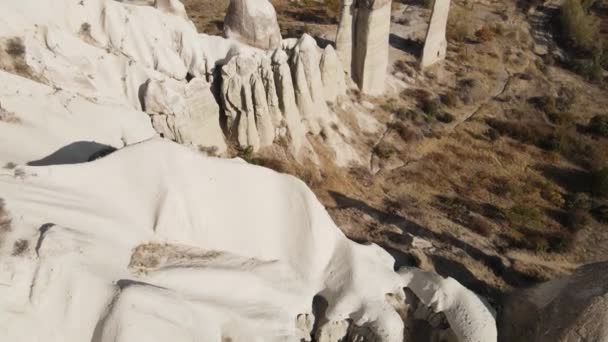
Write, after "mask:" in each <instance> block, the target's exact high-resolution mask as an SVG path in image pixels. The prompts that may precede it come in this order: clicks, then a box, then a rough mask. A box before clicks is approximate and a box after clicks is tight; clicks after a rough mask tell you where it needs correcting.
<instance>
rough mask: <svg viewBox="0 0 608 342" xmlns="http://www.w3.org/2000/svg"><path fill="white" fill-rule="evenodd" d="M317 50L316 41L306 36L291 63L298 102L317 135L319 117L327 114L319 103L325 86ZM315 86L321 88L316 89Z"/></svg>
mask: <svg viewBox="0 0 608 342" xmlns="http://www.w3.org/2000/svg"><path fill="white" fill-rule="evenodd" d="M316 49H317V44H316V42H315V40H314V39H313V38H312V37H311V36H309V35H307V34H304V35H303V36H302V37H301V38H300V40H298V44H297V45H296V47H295V48H294V52H293V56H292V62H291V67H292V68H291V72H292V75H293V82H294V91H295V94H296V102H297V104H298V107H299V109H300V114H301V115H302V119H303V121H304V122H305V126H306V127H307V129H308V131H309V132H311V133H312V134H315V135H316V134H319V133H320V132H321V126H320V125H319V120H318V118H319V116H321V115H323V114H325V113H326V112H327V110H325V111H324V112H322V111H323V108H322V106H321V105H320V103H319V95H321V94H319V91H321V90H322V88H323V86H322V85H321V84H320V82H321V81H320V78H321V76H320V71H319V58H318V55H317V51H316ZM317 80H318V82H317ZM313 85H315V86H320V87H321V88H320V89H319V88H317V89H314V87H313ZM321 97H322V96H321ZM323 101H324V100H323Z"/></svg>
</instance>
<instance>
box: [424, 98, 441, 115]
mask: <svg viewBox="0 0 608 342" xmlns="http://www.w3.org/2000/svg"><path fill="white" fill-rule="evenodd" d="M420 109H422V111H423V112H424V113H425V114H426V115H428V116H432V117H436V116H437V114H439V104H438V103H437V100H435V99H433V98H431V97H425V98H423V99H422V100H421V103H420Z"/></svg>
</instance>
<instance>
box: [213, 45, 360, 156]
mask: <svg viewBox="0 0 608 342" xmlns="http://www.w3.org/2000/svg"><path fill="white" fill-rule="evenodd" d="M220 68H221V77H222V79H221V98H222V105H223V108H224V111H225V115H226V123H227V124H226V130H227V136H228V137H229V139H233V140H236V141H237V142H238V144H239V145H240V146H242V147H247V146H251V147H252V148H253V150H254V151H257V150H258V149H259V148H260V147H265V146H270V145H271V144H272V143H273V141H275V140H276V139H277V138H278V137H284V138H287V140H288V141H289V148H290V150H291V152H292V154H293V155H294V156H296V157H297V158H298V157H300V156H301V152H302V151H309V152H310V151H312V148H311V147H310V144H309V143H308V142H307V140H306V134H307V133H311V134H313V135H317V134H320V133H321V132H325V136H326V137H328V139H329V140H330V141H331V144H330V145H331V147H332V148H335V149H337V150H339V151H337V153H338V154H340V155H342V156H344V155H347V157H340V158H337V159H338V160H340V161H343V162H344V163H347V162H348V161H351V160H352V159H353V158H355V159H356V157H354V155H353V152H354V151H351V150H349V149H348V148H347V147H346V144H343V141H341V140H342V138H341V137H340V136H339V135H338V134H336V133H335V132H334V129H333V128H331V127H332V126H333V127H341V125H340V123H339V122H338V119H337V117H336V115H335V113H333V112H331V110H330V109H329V108H328V106H327V102H336V101H337V100H338V98H339V97H340V96H343V95H344V94H345V92H346V86H345V77H344V73H343V72H342V66H341V64H340V61H339V59H338V58H337V56H336V53H335V50H333V48H332V47H327V48H326V49H324V50H321V49H320V48H319V47H318V45H317V43H316V42H315V40H314V39H313V38H312V37H311V36H309V35H307V34H304V35H303V36H302V37H301V38H300V39H298V40H294V41H288V42H285V44H284V46H283V47H282V48H280V49H276V50H275V51H274V52H273V53H272V55H268V54H265V53H259V52H257V53H255V52H254V53H242V54H236V55H235V56H233V57H230V59H229V60H228V61H227V63H226V64H224V65H221V66H220ZM346 150H349V151H348V152H345V151H346Z"/></svg>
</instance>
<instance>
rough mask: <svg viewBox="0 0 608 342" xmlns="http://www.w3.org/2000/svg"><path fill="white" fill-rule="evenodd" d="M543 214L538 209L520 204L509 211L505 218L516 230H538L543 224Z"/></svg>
mask: <svg viewBox="0 0 608 342" xmlns="http://www.w3.org/2000/svg"><path fill="white" fill-rule="evenodd" d="M542 216H543V215H542V212H541V211H540V210H539V209H538V208H536V207H531V206H527V205H523V204H518V205H515V206H513V207H511V208H510V209H509V210H507V212H506V214H505V218H506V219H507V221H508V222H509V224H510V225H511V226H512V227H514V228H524V227H530V228H538V227H540V225H541V223H542Z"/></svg>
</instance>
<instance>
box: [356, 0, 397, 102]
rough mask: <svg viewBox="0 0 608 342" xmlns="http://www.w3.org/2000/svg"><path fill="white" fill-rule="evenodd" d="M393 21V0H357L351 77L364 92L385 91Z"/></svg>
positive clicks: (375, 93)
mask: <svg viewBox="0 0 608 342" xmlns="http://www.w3.org/2000/svg"><path fill="white" fill-rule="evenodd" d="M390 25H391V1H390V0H362V1H359V2H358V9H357V20H356V25H355V37H354V48H353V61H352V67H353V70H352V77H353V80H354V81H355V82H356V83H357V85H358V86H359V89H360V90H361V92H363V93H364V94H368V95H380V94H382V93H383V92H384V87H385V84H384V83H385V79H386V72H387V68H388V50H389V41H388V37H389V34H390Z"/></svg>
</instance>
